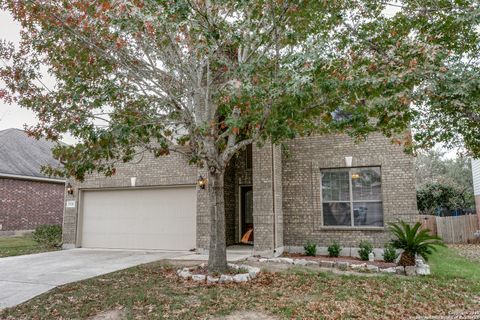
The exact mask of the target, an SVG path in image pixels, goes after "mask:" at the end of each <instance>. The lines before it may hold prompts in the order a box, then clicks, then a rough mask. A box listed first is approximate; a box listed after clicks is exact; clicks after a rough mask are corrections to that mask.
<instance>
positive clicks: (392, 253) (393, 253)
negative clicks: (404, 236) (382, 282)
mask: <svg viewBox="0 0 480 320" xmlns="http://www.w3.org/2000/svg"><path fill="white" fill-rule="evenodd" d="M397 258H398V253H397V250H396V249H395V247H394V246H393V245H392V244H391V243H389V244H387V245H386V246H385V249H383V260H384V261H385V262H395V260H397Z"/></svg>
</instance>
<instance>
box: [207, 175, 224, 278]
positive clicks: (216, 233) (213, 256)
mask: <svg viewBox="0 0 480 320" xmlns="http://www.w3.org/2000/svg"><path fill="white" fill-rule="evenodd" d="M223 176H224V172H223V171H222V172H220V171H218V170H217V171H215V172H209V174H208V185H207V188H208V200H209V210H210V249H209V255H208V271H209V272H225V271H226V270H227V245H226V240H225V200H224V194H223V193H224V191H223Z"/></svg>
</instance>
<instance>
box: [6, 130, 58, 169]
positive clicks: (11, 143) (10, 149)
mask: <svg viewBox="0 0 480 320" xmlns="http://www.w3.org/2000/svg"><path fill="white" fill-rule="evenodd" d="M54 145H55V143H53V142H51V141H47V140H45V139H40V140H36V139H35V138H32V137H29V136H28V135H27V133H26V132H25V131H23V130H20V129H6V130H1V131H0V175H1V174H2V173H3V174H11V175H19V176H27V177H46V176H45V175H44V174H43V173H42V172H41V167H42V166H43V165H47V164H49V165H52V166H59V162H58V161H57V160H55V159H54V158H53V156H52V151H51V149H52V147H53V146H54Z"/></svg>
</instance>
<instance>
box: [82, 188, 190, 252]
mask: <svg viewBox="0 0 480 320" xmlns="http://www.w3.org/2000/svg"><path fill="white" fill-rule="evenodd" d="M82 207H83V209H82V212H83V215H82V225H81V226H80V228H81V239H80V241H81V245H82V247H85V248H118V249H167V250H189V249H193V248H195V234H196V228H195V226H196V222H195V221H196V191H195V187H175V188H159V189H135V190H109V191H85V192H83V203H82Z"/></svg>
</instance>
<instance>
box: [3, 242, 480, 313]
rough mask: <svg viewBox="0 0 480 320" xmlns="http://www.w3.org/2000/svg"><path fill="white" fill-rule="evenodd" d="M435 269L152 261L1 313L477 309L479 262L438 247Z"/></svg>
mask: <svg viewBox="0 0 480 320" xmlns="http://www.w3.org/2000/svg"><path fill="white" fill-rule="evenodd" d="M430 263H431V267H432V271H433V275H432V276H426V277H405V276H395V275H379V276H372V275H370V276H362V275H336V274H333V273H330V272H319V271H314V270H311V269H306V268H301V267H298V266H297V267H294V268H292V269H290V270H288V271H284V272H280V273H269V272H262V273H261V274H260V276H259V277H258V278H256V279H255V280H253V281H251V282H248V283H245V284H228V285H213V286H207V285H205V284H198V283H194V282H192V281H183V280H180V279H179V278H178V277H177V275H176V272H175V271H176V269H177V268H178V267H172V266H171V265H168V264H165V262H155V263H150V264H146V265H141V266H137V267H134V268H130V269H126V270H122V271H118V272H114V273H111V274H107V275H103V276H100V277H96V278H93V279H89V280H85V281H80V282H77V283H72V284H69V285H65V286H61V287H59V288H56V289H54V290H52V291H50V292H47V293H45V294H43V295H40V296H38V297H36V298H34V299H32V300H30V301H28V302H26V303H24V304H22V305H20V306H17V307H14V308H11V309H6V310H4V311H3V313H2V312H0V318H1V319H62V318H63V319H86V318H89V317H92V316H95V315H98V314H99V313H102V312H105V311H109V310H115V309H116V310H119V309H120V310H123V311H124V312H125V316H126V317H127V319H160V318H162V319H205V318H209V317H212V316H220V317H221V316H224V315H228V314H231V313H232V312H234V311H242V310H249V311H252V312H258V313H261V314H266V315H273V316H275V317H277V318H278V319H292V318H293V319H407V318H415V317H417V316H418V317H421V316H423V317H427V316H446V315H449V314H450V313H451V312H453V311H457V312H461V311H469V312H474V311H475V312H477V311H480V279H479V278H478V277H479V275H478V272H480V270H479V267H476V269H475V264H474V263H470V262H469V261H468V260H466V259H464V258H461V257H459V256H457V255H456V254H455V253H454V252H453V251H452V250H451V249H447V248H445V249H441V250H440V251H439V252H438V253H436V254H435V255H434V256H433V257H432V258H431V261H430Z"/></svg>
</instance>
